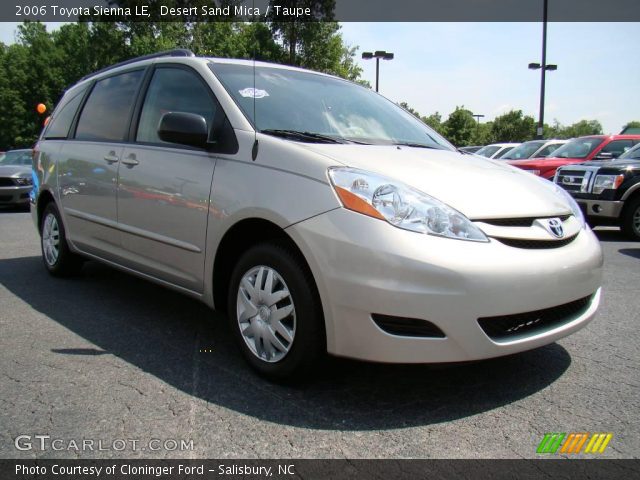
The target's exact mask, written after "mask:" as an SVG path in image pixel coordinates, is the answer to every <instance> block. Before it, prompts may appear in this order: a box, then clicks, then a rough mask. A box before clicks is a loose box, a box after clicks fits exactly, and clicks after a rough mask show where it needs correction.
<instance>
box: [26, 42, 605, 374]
mask: <svg viewBox="0 0 640 480" xmlns="http://www.w3.org/2000/svg"><path fill="white" fill-rule="evenodd" d="M34 172H35V174H36V175H35V176H36V188H35V189H34V192H33V195H32V203H33V205H32V213H33V217H34V221H35V223H36V226H37V228H38V230H39V232H40V235H41V238H42V253H43V258H44V264H45V266H46V268H47V269H48V270H49V271H50V272H51V273H52V274H54V275H64V274H69V273H72V272H74V271H75V270H77V268H78V267H79V266H80V265H81V262H82V261H83V259H87V258H88V259H96V260H100V261H103V262H105V263H108V264H109V265H113V266H115V267H118V268H121V269H124V270H126V271H128V272H131V273H135V274H137V275H140V276H142V277H144V278H147V279H150V280H153V281H155V282H158V283H160V284H162V285H165V286H168V287H171V288H174V289H177V290H179V291H181V292H184V293H186V294H188V295H191V296H193V297H196V298H199V299H201V300H202V301H204V302H205V303H206V304H207V305H209V306H211V307H214V308H216V309H220V310H223V311H226V312H227V314H228V316H229V318H230V320H231V325H232V329H233V331H234V334H235V336H236V337H237V340H238V343H239V345H240V348H241V350H242V352H243V354H244V356H245V357H246V359H247V360H248V362H249V363H250V364H251V365H252V366H253V367H254V368H255V369H257V370H258V371H260V372H261V373H262V374H264V375H267V376H269V377H271V378H287V377H293V376H300V375H303V374H304V372H307V371H308V370H309V368H310V367H312V366H313V365H315V364H317V362H318V361H319V359H320V358H321V357H322V356H323V355H324V354H326V353H327V352H329V353H330V354H333V355H339V356H344V357H351V358H357V359H363V360H369V361H379V362H396V363H417V362H457V361H467V360H474V359H483V358H490V357H496V356H500V355H506V354H511V353H515V352H520V351H523V350H527V349H531V348H535V347H538V346H541V345H545V344H548V343H551V342H553V341H555V340H557V339H559V338H561V337H564V336H565V335H568V334H570V333H572V332H575V331H576V330H578V329H580V328H582V327H583V326H584V325H585V324H586V323H587V322H588V321H589V320H591V318H592V317H593V316H594V314H595V311H596V309H597V306H598V303H599V300H600V283H601V269H602V254H601V250H600V246H599V243H598V241H597V239H596V238H595V236H594V235H593V233H592V232H591V230H590V229H589V227H588V226H586V225H585V221H584V218H583V216H582V213H581V211H580V209H579V208H578V206H577V205H576V203H575V202H574V200H573V199H572V198H571V197H570V196H569V195H567V194H566V193H565V192H564V190H562V189H560V188H557V187H556V186H555V185H554V184H553V183H551V182H548V181H546V180H542V179H539V178H537V177H535V176H534V175H531V174H529V173H526V172H524V171H521V170H518V169H516V168H513V167H510V166H508V165H504V164H503V163H500V162H494V161H490V160H482V159H479V158H477V157H473V156H467V155H462V154H460V153H458V152H457V151H456V150H455V148H454V147H452V146H451V144H449V143H448V142H447V141H446V140H445V139H443V138H442V137H440V136H439V135H438V134H436V133H435V132H434V131H433V130H431V129H430V128H429V127H427V126H426V125H424V124H423V123H422V122H420V121H419V120H417V119H416V118H414V117H413V116H412V115H410V114H409V113H407V112H405V111H404V110H403V109H401V108H400V107H398V106H396V105H395V104H393V103H392V102H390V101H388V100H386V99H385V98H383V97H382V96H380V95H378V94H376V93H374V92H372V91H371V90H369V89H367V88H364V87H361V86H359V85H356V84H353V83H350V82H347V81H345V80H342V79H339V78H335V77H332V76H328V75H324V74H320V73H315V72H309V71H305V70H301V69H297V68H290V67H284V66H279V65H272V64H267V63H259V62H257V63H255V64H254V63H253V62H251V61H238V60H228V59H213V58H198V57H194V56H193V54H191V52H188V51H183V50H179V51H171V52H164V53H161V54H155V55H152V56H148V57H143V58H139V59H136V60H134V61H129V62H125V63H124V64H118V65H116V66H114V67H110V68H108V69H106V70H103V71H100V72H97V73H95V74H93V75H91V76H89V77H88V78H85V79H83V80H81V81H80V82H79V83H78V84H77V85H75V86H73V87H72V88H70V89H69V90H68V91H67V92H66V93H65V95H64V97H63V99H62V100H61V101H60V102H59V105H58V106H57V108H56V110H55V111H54V113H53V116H52V118H51V121H50V122H49V123H48V125H47V127H46V128H45V130H44V131H43V133H42V135H41V137H40V139H39V141H38V143H37V145H36V147H35V152H34Z"/></svg>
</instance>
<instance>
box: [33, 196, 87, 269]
mask: <svg viewBox="0 0 640 480" xmlns="http://www.w3.org/2000/svg"><path fill="white" fill-rule="evenodd" d="M40 246H41V248H42V259H43V261H44V266H45V267H46V269H47V270H48V271H49V273H50V274H52V275H55V276H58V277H63V276H68V275H73V274H75V273H78V271H79V270H80V268H81V267H82V258H81V257H79V256H78V255H76V254H74V253H73V252H71V250H69V245H68V244H67V237H66V233H65V230H64V225H62V219H61V218H60V212H59V211H58V207H56V204H55V203H53V202H50V203H49V204H48V205H47V206H46V207H45V209H44V213H43V214H42V223H41V225H40Z"/></svg>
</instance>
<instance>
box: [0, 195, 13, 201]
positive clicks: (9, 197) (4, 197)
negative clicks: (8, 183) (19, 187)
mask: <svg viewBox="0 0 640 480" xmlns="http://www.w3.org/2000/svg"><path fill="white" fill-rule="evenodd" d="M12 199H13V195H0V202H10V201H11V200H12Z"/></svg>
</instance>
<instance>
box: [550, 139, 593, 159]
mask: <svg viewBox="0 0 640 480" xmlns="http://www.w3.org/2000/svg"><path fill="white" fill-rule="evenodd" d="M603 141H604V138H599V137H584V138H576V139H573V140H571V141H570V142H569V143H565V144H564V145H563V146H561V147H560V148H559V149H557V150H556V151H555V152H553V156H554V157H556V158H587V157H588V156H589V154H590V153H591V152H593V151H594V150H595V149H596V148H598V145H600V144H601V143H602V142H603Z"/></svg>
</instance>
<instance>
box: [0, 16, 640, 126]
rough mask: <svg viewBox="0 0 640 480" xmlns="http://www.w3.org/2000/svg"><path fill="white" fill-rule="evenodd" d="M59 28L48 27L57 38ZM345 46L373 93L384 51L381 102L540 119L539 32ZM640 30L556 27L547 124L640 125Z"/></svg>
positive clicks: (365, 33)
mask: <svg viewBox="0 0 640 480" xmlns="http://www.w3.org/2000/svg"><path fill="white" fill-rule="evenodd" d="M60 25H61V24H60V23H48V24H47V28H48V29H49V30H51V29H54V28H59V26H60ZM341 25H342V35H343V38H344V40H345V43H347V44H348V45H351V46H359V47H360V51H359V52H358V58H357V61H358V63H359V64H360V65H361V66H362V68H363V78H364V79H366V80H369V81H370V82H371V84H372V85H374V84H375V61H373V60H368V61H367V60H362V59H360V52H362V51H374V50H386V51H389V52H393V53H394V55H395V58H394V60H391V61H381V64H380V93H381V94H383V95H384V96H386V97H388V98H390V99H391V100H393V101H396V102H403V101H405V102H407V103H408V104H409V105H410V106H411V107H413V108H414V109H416V110H417V111H419V112H420V113H421V114H422V115H429V114H431V113H434V112H436V111H437V112H440V114H441V115H442V116H443V118H444V119H446V117H447V116H448V115H449V113H451V112H452V111H453V110H454V109H455V107H456V106H464V107H465V108H467V109H469V110H471V111H472V112H473V113H476V114H482V115H485V117H484V118H483V119H482V120H481V121H488V120H492V119H493V118H495V117H496V116H497V115H500V114H502V113H504V112H506V111H509V110H511V109H521V110H523V112H524V113H525V114H527V115H531V116H532V117H534V118H535V119H536V120H537V119H538V106H539V101H540V71H539V70H538V71H533V70H529V69H528V68H527V65H528V64H529V63H531V62H538V63H539V62H540V61H541V42H542V24H541V23H533V22H532V23H342V24H341ZM16 26H17V24H16V23H9V22H3V23H0V41H1V42H4V43H5V44H8V43H12V42H13V41H14V36H15V35H14V33H15V29H16ZM638 45H640V23H637V22H636V23H549V24H548V32H547V62H548V63H553V64H557V65H558V70H557V71H553V72H547V81H546V95H545V96H546V102H545V122H546V123H552V122H553V121H554V120H555V119H557V120H558V121H559V122H560V123H562V124H563V125H569V124H571V123H574V122H576V121H579V120H582V119H588V120H598V121H600V123H602V125H603V128H604V131H605V133H618V132H619V131H620V130H621V128H622V126H623V125H624V124H626V123H627V122H629V121H631V120H640V62H639V61H638V60H637V56H636V52H637V46H638Z"/></svg>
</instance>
